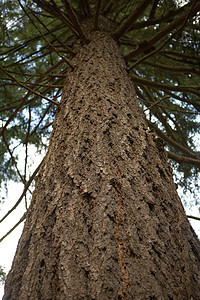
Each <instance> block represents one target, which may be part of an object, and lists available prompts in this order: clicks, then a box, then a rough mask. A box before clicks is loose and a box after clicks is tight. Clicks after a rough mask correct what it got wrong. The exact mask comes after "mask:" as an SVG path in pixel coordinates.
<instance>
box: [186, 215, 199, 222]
mask: <svg viewBox="0 0 200 300" xmlns="http://www.w3.org/2000/svg"><path fill="white" fill-rule="evenodd" d="M187 217H188V218H190V219H194V220H197V221H200V218H199V217H195V216H188V215H187Z"/></svg>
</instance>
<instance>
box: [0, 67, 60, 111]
mask: <svg viewBox="0 0 200 300" xmlns="http://www.w3.org/2000/svg"><path fill="white" fill-rule="evenodd" d="M0 70H1V71H3V72H4V73H5V74H7V75H8V76H9V77H10V78H12V80H14V81H15V82H17V83H18V85H19V86H21V87H23V88H25V89H26V90H28V91H29V92H31V93H33V94H35V95H37V96H39V97H41V98H44V99H46V100H47V101H49V102H51V103H53V104H55V105H57V106H58V105H59V103H57V102H55V101H53V100H51V99H49V98H47V97H46V96H44V95H42V94H40V93H38V92H36V91H34V90H33V89H31V88H30V87H29V86H27V85H25V84H24V83H22V82H20V81H18V80H17V79H15V78H14V77H13V76H11V75H10V74H9V73H8V72H7V71H6V70H4V69H3V68H2V67H1V66H0Z"/></svg>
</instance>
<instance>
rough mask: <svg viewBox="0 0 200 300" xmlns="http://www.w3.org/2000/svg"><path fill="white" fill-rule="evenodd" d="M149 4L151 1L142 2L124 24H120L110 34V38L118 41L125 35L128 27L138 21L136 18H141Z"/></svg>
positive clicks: (144, 0)
mask: <svg viewBox="0 0 200 300" xmlns="http://www.w3.org/2000/svg"><path fill="white" fill-rule="evenodd" d="M151 2H152V0H143V1H142V3H141V4H140V5H139V6H138V7H137V8H136V9H135V10H134V11H133V12H132V14H130V16H129V17H128V18H127V19H126V20H125V21H124V23H122V24H121V25H120V26H119V28H118V29H117V30H115V31H114V32H113V33H112V37H113V38H114V39H115V40H119V38H120V37H121V36H122V35H123V34H124V33H126V32H127V30H128V29H129V28H130V26H131V25H132V24H133V23H134V22H135V21H136V20H137V19H138V17H139V16H141V14H142V13H143V12H144V10H145V9H146V8H147V6H148V5H149V4H150V3H151Z"/></svg>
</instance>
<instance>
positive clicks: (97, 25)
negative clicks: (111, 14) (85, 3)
mask: <svg viewBox="0 0 200 300" xmlns="http://www.w3.org/2000/svg"><path fill="white" fill-rule="evenodd" d="M100 10H101V0H97V4H96V11H95V15H94V30H98V29H99V13H100Z"/></svg>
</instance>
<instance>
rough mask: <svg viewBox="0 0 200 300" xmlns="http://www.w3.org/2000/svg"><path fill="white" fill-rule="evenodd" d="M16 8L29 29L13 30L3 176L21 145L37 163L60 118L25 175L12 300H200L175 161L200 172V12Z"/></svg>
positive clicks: (47, 5) (144, 6)
mask: <svg viewBox="0 0 200 300" xmlns="http://www.w3.org/2000/svg"><path fill="white" fill-rule="evenodd" d="M9 5H13V9H12V10H11V9H10V8H9V7H8V8H6V9H5V12H6V14H7V16H8V19H10V18H11V16H13V18H14V19H15V16H16V15H17V14H18V15H20V24H21V25H22V28H21V29H19V28H18V27H17V26H16V27H17V28H15V29H14V30H13V32H12V30H11V29H9V28H8V30H7V29H5V43H4V45H3V50H4V63H2V66H1V72H2V81H3V82H4V85H3V89H4V93H3V92H2V99H4V100H5V104H6V106H4V107H1V110H2V112H5V116H4V119H3V121H4V122H3V126H2V131H1V134H2V139H3V143H2V145H1V147H2V149H3V150H4V153H5V157H4V158H5V160H4V166H6V164H7V166H8V165H9V163H10V160H9V159H7V160H6V153H7V151H8V152H9V154H10V157H11V160H12V162H13V163H14V164H15V165H16V158H15V157H14V154H13V152H14V149H12V139H13V137H15V139H16V138H18V139H19V140H20V141H22V142H23V143H24V145H25V148H26V153H28V150H27V149H28V143H35V144H36V145H40V144H41V143H42V134H45V133H46V130H49V126H48V122H50V121H51V118H52V111H53V107H54V106H57V109H56V110H55V119H54V121H53V131H52V133H51V137H50V141H49V147H48V151H47V154H46V156H45V158H44V160H43V162H42V164H41V166H40V168H39V172H38V175H37V177H35V176H32V177H31V178H30V180H29V181H28V182H27V178H26V164H27V162H25V172H24V173H25V174H24V175H25V176H22V175H21V173H20V171H19V170H18V171H17V172H18V173H19V174H20V175H19V176H21V178H22V180H23V181H24V184H25V190H28V188H29V185H30V183H31V182H32V179H33V178H35V180H36V183H35V191H34V192H33V196H32V200H31V204H30V207H29V208H28V211H27V213H26V216H25V217H26V223H25V227H24V230H23V234H22V236H21V239H20V241H19V245H18V249H17V252H16V256H15V259H14V262H13V266H12V269H11V271H10V273H9V275H8V278H7V280H6V288H5V295H4V299H200V297H199V295H200V278H199V270H200V251H199V250H200V245H199V242H198V239H197V237H196V235H195V233H194V232H193V229H192V228H191V226H190V224H189V222H188V220H187V217H186V215H185V213H184V210H183V207H182V204H181V201H180V199H179V197H178V194H177V192H176V188H177V187H176V185H175V183H174V182H173V178H172V170H171V167H170V164H169V162H168V158H171V159H174V160H175V161H176V162H178V163H185V164H189V165H193V166H196V167H199V164H200V159H199V155H198V153H195V146H194V139H193V137H192V133H196V132H198V126H197V124H198V119H196V118H195V116H196V114H197V113H198V112H199V108H200V107H199V103H198V97H199V89H200V87H199V85H198V76H199V69H198V67H196V65H197V63H198V61H199V58H198V56H197V54H198V48H196V45H197V43H198V36H199V30H198V26H197V24H198V12H199V10H200V1H190V2H189V3H187V4H184V5H183V6H179V5H178V4H177V3H176V2H175V1H167V2H166V1H156V0H155V1H147V0H143V1H124V0H123V1H117V2H116V1H103V0H102V1H86V0H85V1H71V3H69V1H67V0H63V1H53V0H52V1H49V2H48V1H46V0H36V1H34V3H32V2H30V3H29V2H27V3H26V1H25V2H22V1H18V5H17V4H16V3H14V4H11V3H9ZM22 12H23V15H22ZM4 25H5V24H4ZM7 27H9V26H8V25H7ZM33 28H35V31H33ZM9 32H11V33H10V35H9ZM14 34H16V41H14V42H13V41H12V40H11V41H10V44H9V45H10V46H8V39H9V37H13V35H14ZM18 38H20V39H21V43H20V44H19V40H18ZM9 47H10V48H9ZM5 48H6V49H5ZM29 61H30V65H29ZM45 63H46V64H45ZM46 65H47V69H45V67H46ZM49 65H50V66H49ZM29 72H30V73H29ZM3 74H4V75H3ZM8 86H11V87H12V89H8ZM19 86H20V88H19ZM62 87H63V95H62V100H61V101H60V103H59V94H60V91H61V89H62ZM25 90H26V91H27V92H24V91H25ZM2 91H3V90H2ZM16 92H17V96H16ZM8 96H9V99H8ZM15 97H16V99H15ZM46 103H48V105H46ZM58 103H59V104H58ZM147 110H148V112H149V113H148V114H147ZM38 115H39V117H40V118H39V121H38V120H37V116H38ZM8 116H9V117H8ZM34 116H36V119H34V120H32V119H33V117H34ZM14 118H15V120H16V121H15V122H13V119H14ZM19 121H21V122H22V123H19ZM183 121H184V122H185V123H184V128H182V127H183ZM186 121H187V122H186ZM43 122H47V123H46V125H43ZM20 125H21V128H19V127H20ZM41 126H42V130H41ZM41 131H42V134H41ZM164 142H166V143H167V147H168V152H166V151H165V150H164ZM26 157H27V155H26ZM185 168H186V167H185ZM185 170H186V169H185ZM37 171H38V170H36V172H35V173H37ZM5 174H8V175H6V176H11V175H14V171H13V169H11V171H10V172H9V173H8V172H7V173H5ZM34 175H35V174H34ZM20 199H21V198H20ZM18 202H19V201H18Z"/></svg>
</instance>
